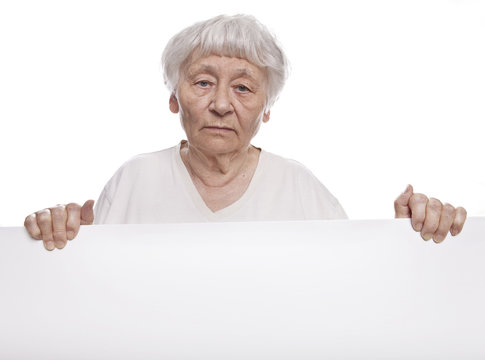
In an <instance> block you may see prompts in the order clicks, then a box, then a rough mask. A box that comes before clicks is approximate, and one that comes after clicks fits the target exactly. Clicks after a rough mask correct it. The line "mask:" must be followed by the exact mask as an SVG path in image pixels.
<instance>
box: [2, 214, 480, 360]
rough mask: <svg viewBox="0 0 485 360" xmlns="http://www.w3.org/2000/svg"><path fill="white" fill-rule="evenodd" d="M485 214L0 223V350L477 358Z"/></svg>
mask: <svg viewBox="0 0 485 360" xmlns="http://www.w3.org/2000/svg"><path fill="white" fill-rule="evenodd" d="M484 233H485V218H470V219H468V221H467V224H466V226H465V229H464V231H463V233H462V234H460V235H459V236H457V237H455V238H448V239H446V240H445V242H444V243H442V244H439V245H437V244H434V243H432V242H424V241H423V240H421V238H420V236H419V234H417V233H415V232H414V231H413V230H412V229H411V226H410V224H409V220H407V219H404V220H372V221H308V222H259V223H219V224H214V223H212V224H163V225H104V226H88V227H83V228H82V229H81V232H80V235H79V236H78V238H76V239H75V240H74V241H72V242H71V243H69V244H68V246H67V247H66V248H65V249H64V250H62V251H57V250H56V251H53V252H48V251H46V250H44V248H43V246H42V244H41V243H40V242H39V241H34V240H30V239H29V238H28V236H27V235H26V233H25V231H24V229H22V228H0V292H1V293H0V295H1V296H0V324H1V325H0V359H10V360H15V359H63V360H64V359H71V360H75V359H90V360H91V359H117V360H122V359H184V360H185V359H211V360H215V359H484V358H485V341H484V340H485V237H484Z"/></svg>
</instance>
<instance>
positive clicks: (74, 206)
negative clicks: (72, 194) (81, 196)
mask: <svg viewBox="0 0 485 360" xmlns="http://www.w3.org/2000/svg"><path fill="white" fill-rule="evenodd" d="M66 209H67V210H71V211H72V210H81V205H79V204H76V203H69V204H67V205H66Z"/></svg>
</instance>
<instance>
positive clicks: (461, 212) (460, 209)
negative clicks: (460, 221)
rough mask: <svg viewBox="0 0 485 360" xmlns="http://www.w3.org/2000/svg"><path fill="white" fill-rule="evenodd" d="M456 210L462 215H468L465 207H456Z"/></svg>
mask: <svg viewBox="0 0 485 360" xmlns="http://www.w3.org/2000/svg"><path fill="white" fill-rule="evenodd" d="M456 212H457V213H460V215H462V216H463V217H466V216H467V211H466V209H465V208H463V207H461V206H459V207H457V208H456Z"/></svg>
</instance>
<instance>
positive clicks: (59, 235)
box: [50, 205, 67, 249]
mask: <svg viewBox="0 0 485 360" xmlns="http://www.w3.org/2000/svg"><path fill="white" fill-rule="evenodd" d="M50 210H51V217H52V235H53V237H54V243H55V245H56V248H58V249H62V248H64V246H66V243H67V235H66V222H67V212H66V207H65V206H64V205H58V206H56V207H53V208H51V209H50Z"/></svg>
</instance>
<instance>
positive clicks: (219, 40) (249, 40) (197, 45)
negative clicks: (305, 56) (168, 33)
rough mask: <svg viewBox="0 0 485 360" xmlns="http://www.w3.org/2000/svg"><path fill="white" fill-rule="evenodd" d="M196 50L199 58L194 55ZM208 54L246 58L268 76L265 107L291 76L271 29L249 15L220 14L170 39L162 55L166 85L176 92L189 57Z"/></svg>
mask: <svg viewBox="0 0 485 360" xmlns="http://www.w3.org/2000/svg"><path fill="white" fill-rule="evenodd" d="M195 50H197V52H196V54H195V55H196V56H197V58H195V59H194V58H191V56H192V55H194V52H195ZM209 55H221V56H230V57H237V58H240V59H246V60H248V61H249V62H251V63H252V64H254V65H256V66H259V67H261V68H263V69H264V70H265V71H266V75H267V85H268V86H267V93H266V109H269V108H270V107H271V106H272V105H273V104H274V102H275V101H276V99H277V97H278V95H279V93H280V92H281V90H282V89H283V86H284V84H285V81H286V78H287V76H288V60H287V58H286V56H285V54H284V52H283V50H282V48H281V46H280V45H279V43H278V41H277V40H276V38H275V36H274V35H272V34H271V33H270V32H269V30H268V29H267V28H266V27H265V26H264V25H263V24H261V23H260V22H259V21H258V20H256V18H254V17H253V16H250V15H234V16H228V15H220V16H216V17H214V18H212V19H209V20H206V21H202V22H198V23H195V24H194V25H192V26H189V27H188V28H186V29H184V30H182V31H181V32H179V33H178V34H176V35H175V36H174V37H172V38H171V39H170V41H169V42H168V44H167V46H166V47H165V50H164V51H163V55H162V66H163V75H164V79H165V84H166V85H167V87H168V88H169V90H170V91H171V92H172V93H175V92H176V88H177V84H178V81H179V77H180V71H181V70H182V68H183V67H184V66H185V65H186V62H187V61H188V60H189V59H190V60H191V61H195V60H197V59H199V58H202V57H205V56H209Z"/></svg>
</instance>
